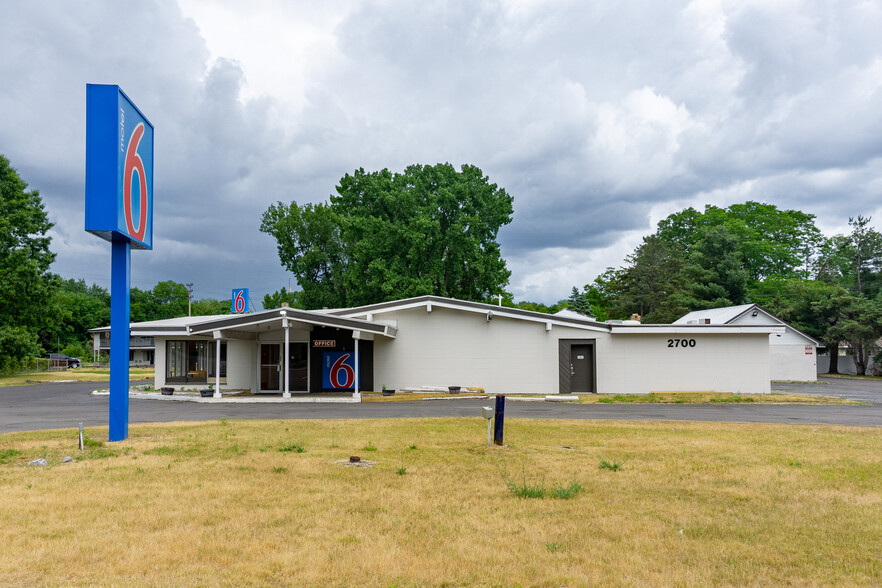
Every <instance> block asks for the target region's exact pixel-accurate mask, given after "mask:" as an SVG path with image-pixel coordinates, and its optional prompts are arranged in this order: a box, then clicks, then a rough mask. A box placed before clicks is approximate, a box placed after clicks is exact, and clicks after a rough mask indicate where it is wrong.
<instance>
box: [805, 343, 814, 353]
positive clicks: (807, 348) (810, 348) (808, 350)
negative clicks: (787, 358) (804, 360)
mask: <svg viewBox="0 0 882 588" xmlns="http://www.w3.org/2000/svg"><path fill="white" fill-rule="evenodd" d="M814 351H815V349H814V347H812V346H811V345H806V346H805V354H806V355H811V354H812V353H814Z"/></svg>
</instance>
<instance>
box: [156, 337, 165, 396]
mask: <svg viewBox="0 0 882 588" xmlns="http://www.w3.org/2000/svg"><path fill="white" fill-rule="evenodd" d="M154 341H155V345H156V347H155V353H154V355H153V374H154V375H153V381H154V384H153V385H154V386H155V387H156V388H161V387H163V386H165V374H166V369H165V342H166V341H168V338H167V337H155V338H154Z"/></svg>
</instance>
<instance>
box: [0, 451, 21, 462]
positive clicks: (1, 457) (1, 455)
mask: <svg viewBox="0 0 882 588" xmlns="http://www.w3.org/2000/svg"><path fill="white" fill-rule="evenodd" d="M16 455H21V451H19V450H18V449H4V450H2V451H0V463H6V462H7V461H9V458H10V457H15V456H16Z"/></svg>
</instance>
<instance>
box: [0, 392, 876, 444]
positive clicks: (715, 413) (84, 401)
mask: <svg viewBox="0 0 882 588" xmlns="http://www.w3.org/2000/svg"><path fill="white" fill-rule="evenodd" d="M823 382H827V383H821V384H774V385H773V386H772V388H773V389H774V390H778V391H782V392H788V393H790V392H793V393H801V394H817V395H822V396H837V397H841V398H848V399H853V400H862V401H864V402H868V403H870V404H868V405H864V406H853V405H852V406H836V405H823V406H810V405H773V404H758V405H747V404H743V405H742V404H733V405H695V404H693V405H670V404H581V405H579V404H568V403H554V402H526V401H517V400H515V399H514V397H510V398H509V401H507V402H506V417H507V418H536V419H573V420H594V419H597V420H641V421H645V420H655V421H710V422H742V423H791V424H803V425H853V426H863V427H882V383H879V382H877V381H872V380H846V379H829V380H827V379H825V380H823ZM106 386H107V384H106V383H104V384H95V383H59V384H36V385H30V386H11V387H6V388H0V432H12V431H32V430H42V429H64V428H72V429H73V428H76V427H77V423H80V422H82V423H84V425H85V426H86V427H106V426H107V421H108V397H107V396H91V395H90V393H91V392H92V390H94V389H96V388H99V387H106ZM491 403H492V400H489V399H451V400H434V401H421V402H394V403H392V402H390V403H364V404H304V403H297V404H208V403H206V404H197V403H190V402H163V401H158V400H136V399H131V400H130V401H129V422H130V423H132V424H135V423H151V422H173V421H207V420H219V419H221V418H227V419H361V418H408V417H463V416H471V417H475V418H481V417H480V414H481V407H482V406H486V405H488V404H491Z"/></svg>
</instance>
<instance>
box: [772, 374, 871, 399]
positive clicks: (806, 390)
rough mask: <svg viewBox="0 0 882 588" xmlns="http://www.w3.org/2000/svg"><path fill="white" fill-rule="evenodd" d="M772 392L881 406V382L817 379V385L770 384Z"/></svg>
mask: <svg viewBox="0 0 882 588" xmlns="http://www.w3.org/2000/svg"><path fill="white" fill-rule="evenodd" d="M772 390H773V391H779V392H788V393H789V392H795V393H798V394H815V395H818V396H835V397H837V398H847V399H848V400H860V401H861V402H869V403H871V404H882V381H878V380H860V379H853V380H852V379H847V378H824V377H821V378H819V379H818V383H817V384H780V383H777V382H772Z"/></svg>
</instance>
